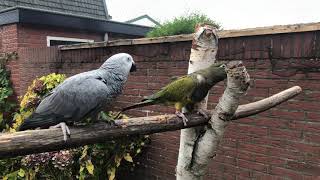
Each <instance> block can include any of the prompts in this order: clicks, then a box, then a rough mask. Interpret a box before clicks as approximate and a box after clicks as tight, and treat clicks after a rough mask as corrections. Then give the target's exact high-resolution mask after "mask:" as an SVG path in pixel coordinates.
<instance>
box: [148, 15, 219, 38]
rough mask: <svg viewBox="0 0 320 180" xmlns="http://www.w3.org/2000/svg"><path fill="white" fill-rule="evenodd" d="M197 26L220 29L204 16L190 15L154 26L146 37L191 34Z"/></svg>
mask: <svg viewBox="0 0 320 180" xmlns="http://www.w3.org/2000/svg"><path fill="white" fill-rule="evenodd" d="M197 24H208V25H212V26H213V27H216V28H217V29H220V28H221V26H220V25H219V24H218V23H216V22H215V21H213V20H211V19H210V18H209V17H208V16H206V15H204V14H198V13H192V14H189V15H186V16H180V17H176V18H174V20H172V21H167V22H165V23H163V24H162V25H159V26H156V27H155V28H154V29H153V30H152V31H150V32H149V33H148V34H147V37H160V36H172V35H178V34H191V33H193V32H194V28H195V26H196V25H197Z"/></svg>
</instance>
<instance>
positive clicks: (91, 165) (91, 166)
mask: <svg viewBox="0 0 320 180" xmlns="http://www.w3.org/2000/svg"><path fill="white" fill-rule="evenodd" d="M86 168H87V170H88V172H89V174H91V175H93V170H94V166H93V164H92V162H91V160H88V161H87V162H86Z"/></svg>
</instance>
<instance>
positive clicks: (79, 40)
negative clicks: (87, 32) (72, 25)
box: [47, 36, 94, 47]
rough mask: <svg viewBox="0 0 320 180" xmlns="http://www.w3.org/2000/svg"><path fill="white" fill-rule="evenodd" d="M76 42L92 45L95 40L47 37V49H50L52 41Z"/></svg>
mask: <svg viewBox="0 0 320 180" xmlns="http://www.w3.org/2000/svg"><path fill="white" fill-rule="evenodd" d="M51 40H54V41H76V42H80V43H81V42H84V43H92V42H94V40H92V39H80V38H67V37H56V36H47V47H50V41H51Z"/></svg>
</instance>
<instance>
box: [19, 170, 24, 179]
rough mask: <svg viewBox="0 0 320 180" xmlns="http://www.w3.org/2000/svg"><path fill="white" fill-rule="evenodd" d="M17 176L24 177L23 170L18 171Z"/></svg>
mask: <svg viewBox="0 0 320 180" xmlns="http://www.w3.org/2000/svg"><path fill="white" fill-rule="evenodd" d="M18 175H19V176H20V177H24V175H25V172H24V170H23V169H20V170H19V172H18Z"/></svg>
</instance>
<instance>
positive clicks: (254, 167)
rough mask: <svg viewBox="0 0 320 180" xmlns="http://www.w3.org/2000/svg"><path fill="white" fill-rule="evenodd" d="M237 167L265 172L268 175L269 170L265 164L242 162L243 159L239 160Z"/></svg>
mask: <svg viewBox="0 0 320 180" xmlns="http://www.w3.org/2000/svg"><path fill="white" fill-rule="evenodd" d="M237 165H238V166H239V167H242V168H246V169H252V170H255V171H259V172H264V173H266V172H267V169H268V166H267V165H265V164H262V163H256V162H251V161H246V160H241V159H238V161H237Z"/></svg>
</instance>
